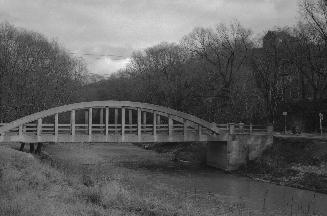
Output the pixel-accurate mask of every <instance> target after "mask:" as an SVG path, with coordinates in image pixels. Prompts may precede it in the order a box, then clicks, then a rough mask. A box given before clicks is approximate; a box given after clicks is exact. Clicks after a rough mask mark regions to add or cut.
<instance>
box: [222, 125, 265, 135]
mask: <svg viewBox="0 0 327 216" xmlns="http://www.w3.org/2000/svg"><path fill="white" fill-rule="evenodd" d="M216 125H217V127H218V128H219V129H221V130H223V131H225V132H230V130H231V127H233V129H232V130H233V133H248V134H252V133H271V131H270V130H271V129H270V128H269V126H267V125H259V124H244V123H226V124H216Z"/></svg>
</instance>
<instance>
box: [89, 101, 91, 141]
mask: <svg viewBox="0 0 327 216" xmlns="http://www.w3.org/2000/svg"><path fill="white" fill-rule="evenodd" d="M89 135H92V108H91V107H90V108H89Z"/></svg>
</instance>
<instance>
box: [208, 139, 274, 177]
mask: <svg viewBox="0 0 327 216" xmlns="http://www.w3.org/2000/svg"><path fill="white" fill-rule="evenodd" d="M272 143H273V136H272V134H229V135H228V138H227V140H226V141H211V142H208V143H207V165H208V166H211V167H215V168H218V169H222V170H226V171H232V170H237V169H238V168H239V167H240V166H242V165H245V164H246V163H247V162H248V161H251V160H254V159H256V158H258V157H260V155H261V154H262V152H263V151H264V150H265V149H266V148H267V147H268V146H270V145H272Z"/></svg>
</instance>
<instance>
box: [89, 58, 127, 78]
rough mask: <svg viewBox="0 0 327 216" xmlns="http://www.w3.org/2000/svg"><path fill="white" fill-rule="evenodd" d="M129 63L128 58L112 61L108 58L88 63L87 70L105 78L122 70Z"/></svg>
mask: <svg viewBox="0 0 327 216" xmlns="http://www.w3.org/2000/svg"><path fill="white" fill-rule="evenodd" d="M129 62H130V59H129V58H125V59H119V60H113V59H111V58H109V57H103V58H100V59H97V60H95V61H93V62H90V63H89V64H88V69H89V71H90V72H91V73H96V74H99V75H104V76H107V75H110V74H112V73H114V72H116V71H118V70H119V69H121V68H124V67H125V66H126V65H127V64H128V63H129Z"/></svg>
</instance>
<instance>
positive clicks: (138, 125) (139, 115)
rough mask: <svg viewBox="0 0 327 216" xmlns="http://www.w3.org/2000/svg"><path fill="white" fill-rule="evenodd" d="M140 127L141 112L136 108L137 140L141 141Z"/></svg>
mask: <svg viewBox="0 0 327 216" xmlns="http://www.w3.org/2000/svg"><path fill="white" fill-rule="evenodd" d="M141 126H142V111H141V109H140V108H137V136H138V138H139V140H140V139H141V130H142V128H141Z"/></svg>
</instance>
